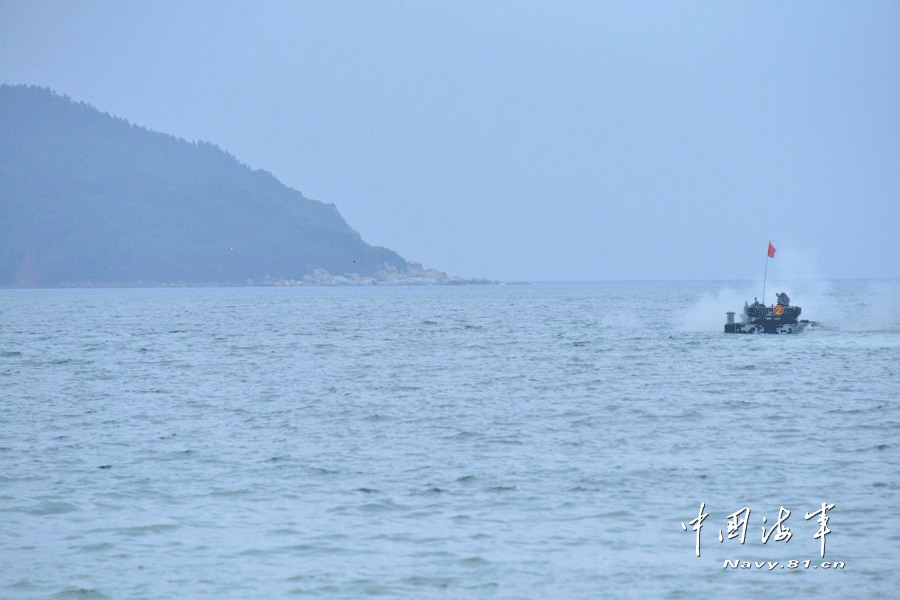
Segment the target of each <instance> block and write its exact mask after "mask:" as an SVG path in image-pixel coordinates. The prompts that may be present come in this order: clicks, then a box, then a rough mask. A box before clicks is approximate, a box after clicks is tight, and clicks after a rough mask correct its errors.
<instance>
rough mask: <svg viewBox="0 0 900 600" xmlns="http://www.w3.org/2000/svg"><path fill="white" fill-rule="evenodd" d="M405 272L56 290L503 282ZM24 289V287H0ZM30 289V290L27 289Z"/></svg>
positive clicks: (88, 284) (90, 284)
mask: <svg viewBox="0 0 900 600" xmlns="http://www.w3.org/2000/svg"><path fill="white" fill-rule="evenodd" d="M407 264H408V268H407V270H406V271H400V270H398V269H397V268H396V267H393V266H391V265H383V266H382V267H381V269H379V270H378V271H376V272H375V275H374V276H371V277H364V276H361V275H359V274H358V273H345V274H343V275H332V274H331V273H329V272H328V271H326V270H325V269H316V270H315V271H313V272H312V273H310V274H308V275H304V276H303V277H302V278H301V279H273V278H266V279H262V280H255V279H247V280H246V281H244V282H240V283H238V282H233V281H197V282H170V281H168V282H167V281H132V282H96V281H64V282H60V283H59V284H57V285H55V286H40V287H58V288H145V287H147V288H149V287H164V288H192V287H295V286H296V287H300V286H333V287H337V286H374V285H381V286H385V285H390V286H418V285H499V284H501V282H499V281H494V280H491V279H463V278H462V277H455V276H453V275H447V274H446V273H444V272H443V271H438V270H437V269H426V268H424V267H423V266H422V265H421V263H417V262H408V263H407ZM0 287H23V286H0ZM25 287H30V286H25Z"/></svg>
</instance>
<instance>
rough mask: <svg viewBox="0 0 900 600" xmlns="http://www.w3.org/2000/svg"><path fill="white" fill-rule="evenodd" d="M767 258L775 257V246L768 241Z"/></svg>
mask: <svg viewBox="0 0 900 600" xmlns="http://www.w3.org/2000/svg"><path fill="white" fill-rule="evenodd" d="M769 258H775V246H773V245H772V242H769Z"/></svg>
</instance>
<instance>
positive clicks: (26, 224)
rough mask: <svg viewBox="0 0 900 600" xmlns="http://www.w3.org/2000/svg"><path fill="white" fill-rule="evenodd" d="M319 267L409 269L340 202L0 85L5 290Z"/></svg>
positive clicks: (195, 147) (275, 275) (221, 278)
mask: <svg viewBox="0 0 900 600" xmlns="http://www.w3.org/2000/svg"><path fill="white" fill-rule="evenodd" d="M317 269H325V270H327V271H328V272H329V273H330V274H331V275H343V274H352V273H356V274H358V275H359V276H361V277H376V278H377V277H378V274H379V273H381V274H383V273H384V271H385V270H387V271H388V272H394V273H396V272H399V273H405V272H407V270H408V264H407V262H406V261H405V260H404V259H403V258H402V257H400V256H399V255H398V254H397V253H395V252H393V251H391V250H388V249H386V248H381V247H373V246H370V245H368V244H366V243H365V242H364V241H363V240H362V238H361V237H360V235H359V234H358V233H357V232H355V231H354V230H353V229H351V228H350V226H349V225H348V224H347V223H346V221H344V219H343V218H342V217H341V215H340V214H339V213H338V211H337V209H336V208H335V207H334V206H333V205H330V204H324V203H322V202H318V201H316V200H311V199H309V198H306V197H304V196H303V195H302V194H301V193H300V192H298V191H296V190H292V189H290V188H288V187H286V186H284V185H282V184H281V183H280V182H279V181H278V180H277V179H275V177H273V176H272V175H271V174H269V173H267V172H265V171H260V170H256V171H254V170H252V169H250V168H249V167H247V166H246V165H243V164H241V163H240V162H238V161H237V160H236V159H235V158H234V157H233V156H231V155H230V154H228V153H227V152H224V151H222V150H220V149H219V148H218V147H216V146H214V145H212V144H208V143H202V142H201V143H191V142H187V141H185V140H182V139H179V138H175V137H172V136H170V135H164V134H161V133H156V132H153V131H149V130H147V129H145V128H143V127H139V126H137V125H133V124H131V123H129V122H128V121H125V120H123V119H120V118H116V117H113V116H110V115H108V114H105V113H101V112H99V111H98V110H96V109H94V108H93V107H91V106H88V105H86V104H83V103H77V102H74V101H72V100H71V99H69V98H67V97H64V96H59V95H57V94H55V93H54V92H52V91H50V90H47V89H43V88H38V87H26V86H9V85H3V86H0V286H11V285H18V286H57V285H70V284H78V283H85V284H92V285H102V284H110V285H129V284H140V283H144V284H153V283H223V284H227V283H237V284H243V283H246V282H247V280H248V279H250V280H254V281H260V280H265V279H267V278H268V279H269V280H288V279H301V278H302V277H303V276H304V275H309V274H311V273H313V272H314V271H316V270H317ZM319 273H320V274H321V273H322V272H321V271H319ZM320 278H321V277H320Z"/></svg>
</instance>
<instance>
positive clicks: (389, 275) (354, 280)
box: [255, 262, 499, 286]
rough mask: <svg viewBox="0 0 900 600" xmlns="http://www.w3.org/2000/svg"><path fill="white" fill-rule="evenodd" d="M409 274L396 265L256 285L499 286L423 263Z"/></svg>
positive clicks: (411, 265)
mask: <svg viewBox="0 0 900 600" xmlns="http://www.w3.org/2000/svg"><path fill="white" fill-rule="evenodd" d="M407 264H408V265H409V266H408V268H407V270H406V271H399V270H397V268H396V267H394V266H392V265H383V266H382V268H381V269H379V270H378V271H376V272H375V275H374V276H371V277H363V276H361V275H359V274H358V273H349V274H344V275H332V274H331V273H329V272H328V271H326V270H325V269H316V270H315V271H313V272H312V273H311V274H309V275H304V276H303V278H302V279H279V280H266V281H263V282H259V283H255V285H275V286H304V285H326V286H329V285H330V286H347V285H359V286H364V285H488V284H496V283H499V282H497V281H491V280H489V279H463V278H462V277H455V276H452V275H447V274H446V273H444V272H443V271H438V270H437V269H426V268H424V267H423V266H422V264H421V263H417V262H409V263H407Z"/></svg>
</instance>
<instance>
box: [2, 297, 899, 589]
mask: <svg viewBox="0 0 900 600" xmlns="http://www.w3.org/2000/svg"><path fill="white" fill-rule="evenodd" d="M769 285H770V289H769V292H771V293H770V295H772V294H773V293H774V291H781V289H777V290H776V289H774V288H772V287H771V285H772V284H771V283H770V284H769ZM804 286H805V289H806V293H805V298H804V294H803V293H799V291H798V290H801V289H803V288H804ZM754 287H755V286H754ZM787 291H789V292H791V295H792V296H793V300H794V301H795V302H796V303H797V304H800V305H801V306H802V307H803V310H804V313H803V317H807V318H811V319H819V320H822V321H824V324H823V327H822V328H820V329H818V330H810V331H807V332H804V333H803V334H801V335H796V336H761V335H749V336H741V335H725V334H723V333H722V325H723V323H724V320H725V314H724V312H725V311H726V310H733V311H737V312H740V309H741V307H742V306H743V301H744V300H747V299H750V300H752V296H753V295H754V294H758V293H759V291H758V290H755V289H754V288H753V287H751V286H750V285H749V284H744V283H740V282H738V283H733V284H722V283H697V282H689V283H687V282H686V283H607V284H580V285H579V284H542V285H515V286H514V285H506V286H499V285H498V286H460V287H427V288H414V287H396V288H388V287H374V288H309V287H307V288H244V289H240V288H219V289H83V290H62V289H59V290H0V597H3V598H44V597H63V598H64V597H77V598H92V597H96V598H189V597H215V598H219V597H233V598H250V597H260V598H262V597H282V596H289V595H294V594H299V595H304V594H305V595H310V596H317V597H335V598H358V597H363V596H369V595H381V596H385V597H406V598H431V597H447V598H476V597H502V598H599V597H640V596H645V597H667V598H694V597H722V596H724V595H726V594H727V595H728V596H729V597H748V598H756V597H766V596H772V597H782V596H783V597H811V596H818V597H832V598H843V597H851V596H853V597H869V598H877V597H884V598H894V597H896V596H895V593H896V591H897V589H898V588H900V577H898V574H897V566H898V560H900V526H898V524H897V523H898V519H900V513H898V508H900V437H898V434H900V407H898V401H900V385H898V384H900V319H898V315H900V311H898V308H900V294H898V286H897V284H896V282H833V283H822V282H812V283H811V282H807V283H806V284H798V285H795V286H794V287H792V288H790V289H789V290H787ZM701 503H702V504H703V506H704V511H705V514H707V515H708V517H706V518H705V519H703V521H702V522H701V525H702V528H701V530H700V556H699V557H698V556H697V555H696V541H697V534H696V532H695V529H694V525H693V524H692V520H694V519H695V518H697V517H698V512H699V511H700V507H701ZM823 503H825V504H826V505H829V506H830V505H831V504H833V505H834V507H833V508H829V509H828V510H827V511H826V514H827V516H828V517H829V518H828V520H827V522H826V527H827V529H828V530H829V532H828V533H826V534H825V536H824V537H825V541H826V546H825V557H824V558H822V557H821V537H818V538H817V537H815V535H816V533H817V532H818V531H819V529H820V524H819V523H818V521H817V518H818V517H817V516H816V515H814V514H813V515H811V518H810V519H809V520H807V519H806V518H805V517H806V515H807V514H808V513H815V512H816V511H817V510H819V509H820V508H821V506H822V504H823ZM781 507H784V508H785V509H787V510H790V511H791V515H790V517H789V518H788V519H787V520H786V521H785V522H784V523H783V526H784V528H786V529H789V530H790V532H791V538H790V539H789V540H787V541H784V540H782V541H774V540H775V537H776V535H777V534H776V533H772V534H771V537H770V538H769V541H768V542H767V543H765V544H763V543H762V535H763V532H764V528H766V529H770V528H771V527H772V526H773V525H774V524H775V522H776V520H777V517H778V514H779V509H780V508H781ZM744 509H749V511H750V512H749V518H748V519H747V527H746V532H743V535H742V529H743V527H742V526H741V524H740V523H738V521H739V519H740V518H741V517H742V516H744V515H745V513H740V514H738V515H737V516H736V517H734V518H733V519H732V521H734V523H733V524H734V525H735V526H736V527H733V528H732V529H733V531H729V528H728V522H729V518H728V517H729V515H733V514H735V513H738V512H739V511H742V510H744ZM763 517H765V518H766V519H767V523H765V524H764V523H763V522H762V518H763ZM695 523H696V522H695ZM720 531H721V532H722V539H723V541H721V542H720V541H719V535H720ZM742 537H743V538H744V541H743V543H741V538H742ZM733 560H737V561H740V562H741V563H744V562H749V563H757V562H763V563H765V564H766V566H765V567H763V568H757V567H756V566H755V564H754V566H753V567H752V568H751V569H741V568H737V569H732V568H723V564H724V563H725V561H733ZM791 560H796V561H799V565H800V566H799V568H796V569H794V568H790V567H788V566H787V565H789V564H790V563H789V561H791ZM805 561H810V563H809V564H810V565H811V566H809V567H805V566H804V565H805ZM823 561H834V562H837V563H843V567H842V568H835V569H831V568H822V566H821V564H822V562H823ZM772 562H775V563H777V565H776V566H775V568H773V569H771V570H770V569H769V567H768V565H769V564H770V563H772Z"/></svg>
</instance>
